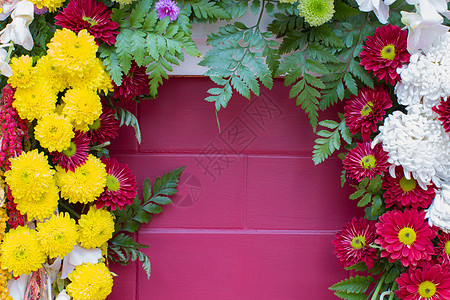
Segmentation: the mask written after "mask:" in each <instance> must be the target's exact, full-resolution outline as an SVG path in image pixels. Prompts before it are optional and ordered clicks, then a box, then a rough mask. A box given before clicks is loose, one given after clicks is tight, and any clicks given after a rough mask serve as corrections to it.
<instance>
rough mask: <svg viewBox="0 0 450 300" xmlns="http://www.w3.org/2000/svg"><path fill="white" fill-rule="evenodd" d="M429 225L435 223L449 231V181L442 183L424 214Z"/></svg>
mask: <svg viewBox="0 0 450 300" xmlns="http://www.w3.org/2000/svg"><path fill="white" fill-rule="evenodd" d="M425 217H426V218H428V223H430V226H432V225H435V226H437V227H439V228H441V229H442V230H444V231H446V232H450V182H445V183H443V184H442V187H441V189H440V190H438V191H437V192H436V197H435V198H434V201H433V203H432V204H431V206H430V208H429V209H428V211H427V214H426V216H425Z"/></svg>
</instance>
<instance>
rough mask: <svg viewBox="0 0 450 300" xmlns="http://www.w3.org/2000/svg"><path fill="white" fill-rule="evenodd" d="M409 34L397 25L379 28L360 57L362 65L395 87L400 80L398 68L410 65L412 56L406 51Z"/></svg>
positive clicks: (369, 39)
mask: <svg viewBox="0 0 450 300" xmlns="http://www.w3.org/2000/svg"><path fill="white" fill-rule="evenodd" d="M407 36H408V32H407V31H406V30H402V29H401V28H400V27H398V26H397V25H395V26H392V24H388V25H386V26H382V27H378V28H377V29H376V31H375V33H374V34H373V35H372V36H368V37H367V40H366V43H365V45H364V46H363V48H364V50H363V51H361V54H360V55H359V56H360V57H361V65H362V66H363V67H364V68H365V69H366V70H367V71H372V73H373V74H374V75H375V76H376V77H377V78H378V79H379V80H385V81H386V82H388V83H390V84H391V85H393V86H394V85H395V83H396V82H397V81H399V80H400V74H398V73H397V68H399V67H401V66H402V64H407V63H409V58H410V56H411V55H410V54H409V53H408V51H407V50H406V46H407V43H406V39H407Z"/></svg>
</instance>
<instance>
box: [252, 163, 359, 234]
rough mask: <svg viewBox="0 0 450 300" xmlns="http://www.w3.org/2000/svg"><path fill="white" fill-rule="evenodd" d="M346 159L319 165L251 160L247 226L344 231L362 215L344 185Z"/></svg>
mask: <svg viewBox="0 0 450 300" xmlns="http://www.w3.org/2000/svg"><path fill="white" fill-rule="evenodd" d="M341 168H342V167H341V160H339V159H330V160H328V161H326V162H324V163H322V164H320V165H318V166H314V164H313V162H312V161H311V158H309V157H306V158H301V157H257V156H250V157H249V158H248V183H247V194H248V202H247V227H248V228H272V229H339V228H341V227H342V226H344V225H345V224H346V223H347V222H348V221H349V220H350V219H351V217H352V216H354V215H357V216H358V215H362V211H361V210H360V209H357V208H356V203H355V202H354V201H352V200H349V199H348V194H349V193H348V190H342V189H341V187H340V180H339V175H340V171H341Z"/></svg>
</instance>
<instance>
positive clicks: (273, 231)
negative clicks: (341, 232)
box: [139, 228, 338, 235]
mask: <svg viewBox="0 0 450 300" xmlns="http://www.w3.org/2000/svg"><path fill="white" fill-rule="evenodd" d="M337 231H338V230H337V229H336V230H333V229H331V230H328V229H326V230H318V229H293V230H291V229H249V228H245V229H214V228H211V229H206V228H142V229H139V233H140V234H142V233H152V234H250V235H251V234H253V235H255V234H258V235H260V234H261V235H263V234H279V235H334V234H336V232H337Z"/></svg>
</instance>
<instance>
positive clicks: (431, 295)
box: [395, 265, 450, 300]
mask: <svg viewBox="0 0 450 300" xmlns="http://www.w3.org/2000/svg"><path fill="white" fill-rule="evenodd" d="M397 283H398V286H399V289H398V290H397V291H395V294H396V295H397V296H398V297H399V298H400V299H403V300H425V299H426V300H447V299H450V273H449V272H448V271H447V270H445V269H443V268H442V266H440V265H433V266H431V267H429V268H424V269H422V270H421V269H415V270H414V269H409V270H408V271H407V272H405V273H403V274H401V275H400V277H399V278H397Z"/></svg>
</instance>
